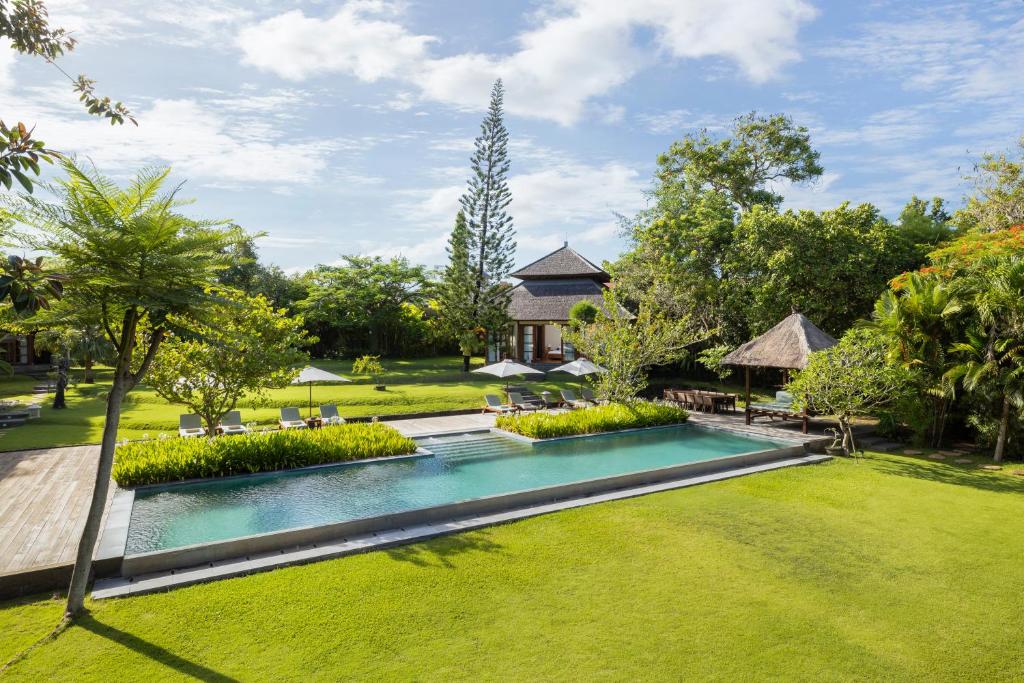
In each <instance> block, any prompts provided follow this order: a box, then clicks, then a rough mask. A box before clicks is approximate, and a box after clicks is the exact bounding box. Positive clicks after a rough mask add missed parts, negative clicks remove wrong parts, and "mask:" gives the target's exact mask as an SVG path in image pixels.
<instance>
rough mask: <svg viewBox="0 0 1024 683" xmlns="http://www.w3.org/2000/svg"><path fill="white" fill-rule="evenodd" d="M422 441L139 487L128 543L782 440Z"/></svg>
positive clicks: (366, 513)
mask: <svg viewBox="0 0 1024 683" xmlns="http://www.w3.org/2000/svg"><path fill="white" fill-rule="evenodd" d="M419 442H420V444H421V445H422V446H423V447H424V448H426V449H428V450H430V451H431V452H433V454H434V455H432V456H425V457H419V458H412V459H406V460H395V461H391V462H377V463H365V464H359V463H355V464H348V465H339V466H334V467H325V468H318V469H313V470H305V471H292V472H281V473H273V474H267V475H261V476H255V477H235V478H229V479H221V480H213V481H207V482H202V483H195V484H177V485H169V486H166V487H163V488H159V489H144V490H141V491H138V492H137V493H136V496H135V504H134V507H133V508H132V516H131V523H130V526H129V530H128V546H127V549H126V552H127V554H129V555H133V554H138V553H144V552H150V551H153V550H166V549H168V548H178V547H181V546H185V545H192V544H195V543H206V542H209V541H221V540H226V539H230V538H238V537H240V536H249V535H252V534H260V533H266V532H270V531H283V530H285V529H294V528H298V527H305V526H316V525H322V524H330V523H334V522H343V521H347V520H351V519H359V518H363V517H374V516H377V515H383V514H388V513H393V512H402V511H405V510H414V509H417V508H425V507H431V506H435V505H442V504H445V503H453V502H457V501H461V500H468V499H470V498H480V497H483V496H492V495H496V494H501V493H512V492H514V491H523V490H526V489H533V488H540V487H543V486H554V485H557V484H567V483H570V482H574V481H582V480H585V479H595V478H598V477H607V476H612V475H617V474H627V473H630V472H639V471H642V470H650V469H656V468H659V467H667V466H669V465H677V464H682V463H687V462H696V461H698V460H710V459H714V458H720V457H724V456H729V455H736V454H739V453H749V452H752V451H760V450H766V449H770V448H778V447H779V446H780V445H781V444H778V443H775V442H772V441H766V440H760V439H752V438H747V437H743V436H738V435H735V434H730V433H728V432H721V431H712V430H707V429H700V428H698V427H693V426H690V425H682V426H679V427H673V428H668V429H655V430H647V431H638V432H627V433H623V434H607V435H600V436H593V437H586V438H581V439H568V440H564V441H552V442H547V443H539V444H529V443H524V442H521V441H517V440H514V439H510V438H508V437H504V436H500V435H495V434H466V435H460V436H446V437H435V438H427V439H419Z"/></svg>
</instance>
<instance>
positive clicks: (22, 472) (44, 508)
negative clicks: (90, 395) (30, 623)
mask: <svg viewBox="0 0 1024 683" xmlns="http://www.w3.org/2000/svg"><path fill="white" fill-rule="evenodd" d="M99 451H100V449H99V446H74V447H71V448H50V449H45V450H36V451H15V452H11V453H0V574H6V573H12V572H23V571H28V570H32V569H36V568H41V567H47V566H52V565H60V564H70V563H73V562H74V561H75V552H76V551H77V548H78V539H79V537H80V535H81V533H82V527H83V526H84V525H85V516H86V513H87V512H88V510H89V501H90V499H91V498H92V485H93V481H94V479H95V477H96V460H97V458H98V457H99ZM111 489H113V487H111ZM107 504H108V505H109V504H110V500H109V499H108V500H107Z"/></svg>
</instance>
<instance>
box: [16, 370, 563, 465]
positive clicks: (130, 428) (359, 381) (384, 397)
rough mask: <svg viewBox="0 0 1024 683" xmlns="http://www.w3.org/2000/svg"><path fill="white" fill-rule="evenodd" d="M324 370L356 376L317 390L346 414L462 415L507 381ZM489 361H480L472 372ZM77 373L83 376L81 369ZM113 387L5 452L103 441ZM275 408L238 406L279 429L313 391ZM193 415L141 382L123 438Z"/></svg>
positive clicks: (20, 385) (537, 386)
mask: <svg viewBox="0 0 1024 683" xmlns="http://www.w3.org/2000/svg"><path fill="white" fill-rule="evenodd" d="M313 363H314V364H315V365H316V366H317V367H319V368H323V369H325V370H328V371H330V372H335V373H338V374H341V375H343V376H345V377H349V378H352V379H354V380H355V381H354V382H353V383H351V384H321V385H314V387H313V402H314V408H313V410H314V411H315V410H316V406H317V405H319V404H320V403H337V404H338V410H339V412H340V413H341V414H342V416H344V417H365V416H373V415H402V414H409V413H419V412H433V411H442V410H458V409H464V408H476V407H480V406H482V405H483V396H484V394H485V393H496V394H500V393H501V392H502V391H503V389H504V386H505V384H504V382H503V381H500V380H497V379H496V378H494V377H489V376H487V375H479V374H472V373H470V374H468V375H467V374H464V373H463V372H462V360H461V358H455V357H451V358H426V359H415V360H388V361H385V367H386V368H387V370H388V372H387V374H385V376H384V381H385V383H386V384H387V391H376V390H375V389H374V388H373V383H372V380H371V379H370V378H369V377H359V376H357V375H352V373H351V369H352V362H351V361H320V360H317V361H313ZM482 364H483V360H482V359H479V358H475V359H474V362H473V366H474V367H479V366H481V365H482ZM75 375H76V376H78V375H79V372H78V371H76V373H75ZM571 380H573V378H572V377H570V376H568V375H557V374H556V375H551V376H550V378H545V379H544V380H543V381H541V382H530V383H529V386H530V387H531V388H532V389H533V390H534V391H536V392H539V391H542V390H544V389H549V390H551V391H553V392H555V394H556V395H557V392H558V390H559V389H560V388H563V387H567V386H573V385H574V383H573V382H572V381H571ZM34 384H36V382H35V380H32V379H30V378H25V377H13V378H5V379H3V380H0V398H15V399H19V400H23V401H27V400H29V399H31V391H32V387H33V385H34ZM109 386H110V372H109V370H106V369H101V370H99V371H98V373H97V382H96V384H93V385H88V384H76V385H75V386H73V387H72V388H71V389H70V390H69V391H68V408H67V409H66V410H53V409H52V408H51V407H50V405H51V403H52V400H53V397H52V395H50V396H49V397H47V399H46V400H45V401H44V402H43V407H42V416H41V417H40V418H39V419H38V420H32V421H30V422H29V423H28V424H27V425H24V426H22V427H15V428H13V429H6V430H0V451H16V450H22V449H26V448H45V447H50V446H70V445H76V444H82V443H99V440H100V437H101V435H102V433H103V421H104V412H105V410H106V403H105V401H106V393H105V392H106V391H107V390H108V389H109ZM269 394H270V402H269V405H261V406H259V407H255V406H253V404H252V403H251V402H249V401H242V402H241V403H240V404H239V406H238V409H239V410H241V412H242V419H243V420H244V421H245V422H257V423H259V424H264V425H270V424H272V425H276V424H277V419H278V416H279V410H280V408H282V407H285V406H299V407H300V408H301V411H302V414H303V415H305V414H306V406H307V404H308V402H309V389H308V388H307V387H306V386H304V385H303V386H290V387H287V388H284V389H274V390H272V391H270V392H269ZM184 412H187V411H186V409H185V408H184V407H182V406H177V405H171V404H169V403H167V402H166V401H164V400H163V399H162V398H160V397H159V396H157V395H156V393H155V392H154V391H152V390H151V389H149V388H148V387H146V386H145V385H142V386H140V387H138V388H137V389H135V390H134V391H132V392H131V393H130V394H129V395H128V397H127V399H126V401H125V404H124V410H123V412H122V414H121V424H120V430H119V432H118V438H119V439H140V438H142V437H143V435H148V436H150V437H152V438H156V437H157V436H158V435H159V434H160V433H168V434H173V435H177V433H178V416H179V415H180V414H181V413H184Z"/></svg>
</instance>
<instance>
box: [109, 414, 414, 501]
mask: <svg viewBox="0 0 1024 683" xmlns="http://www.w3.org/2000/svg"><path fill="white" fill-rule="evenodd" d="M415 451H416V442H415V441H413V440H412V439H409V438H407V437H405V436H402V434H400V433H399V432H398V431H397V430H396V429H394V428H393V427H389V426H387V425H383V424H379V423H350V424H343V425H336V426H330V427H324V428H322V429H294V430H287V431H272V432H257V433H252V434H244V435H238V436H221V437H217V438H213V439H207V438H198V439H196V438H193V439H174V438H172V439H158V440H154V441H136V442H132V443H128V444H124V445H122V446H119V447H118V448H117V452H116V453H115V459H114V470H113V478H114V481H116V482H117V483H118V485H119V486H142V485H145V484H160V483H164V482H171V481H181V480H184V479H206V478H210V477H226V476H230V475H233V474H252V473H254V472H270V471H274V470H285V469H292V468H295V467H306V466H309V465H322V464H326V463H334V462H347V461H351V460H364V459H366V458H379V457H385V456H394V455H408V454H410V453H414V452H415Z"/></svg>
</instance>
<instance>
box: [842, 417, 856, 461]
mask: <svg viewBox="0 0 1024 683" xmlns="http://www.w3.org/2000/svg"><path fill="white" fill-rule="evenodd" d="M839 430H840V431H841V432H842V433H843V455H845V456H847V457H849V456H850V454H851V453H853V450H854V447H855V444H854V443H853V430H852V429H851V428H850V418H848V417H845V416H843V415H840V416H839Z"/></svg>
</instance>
